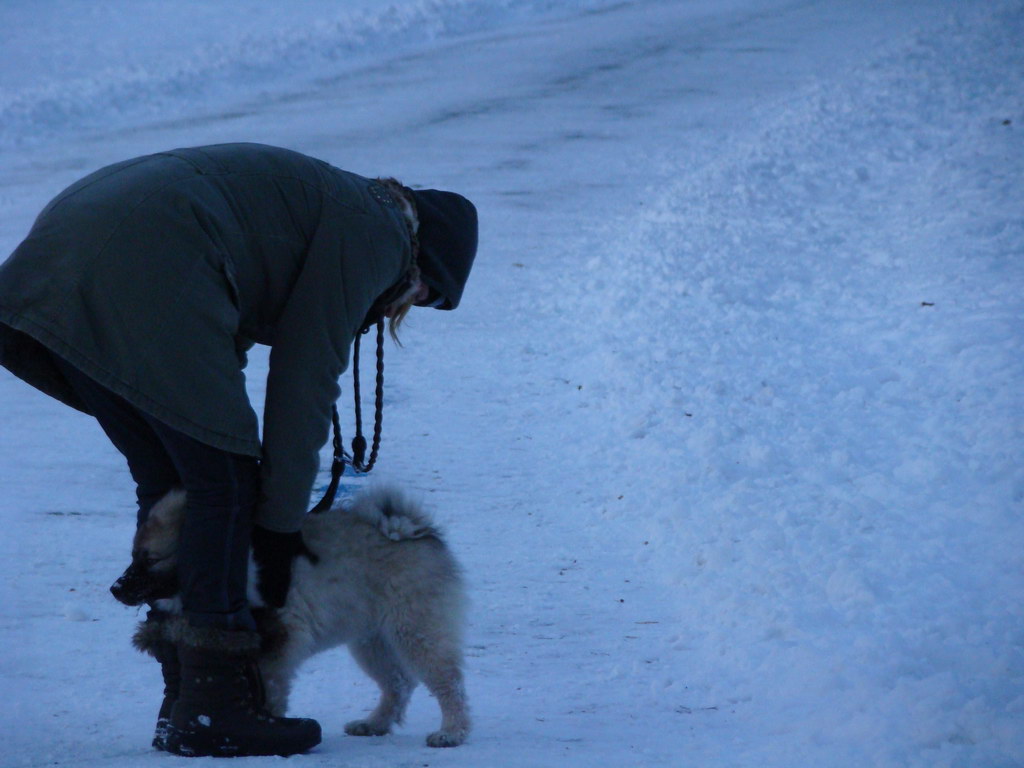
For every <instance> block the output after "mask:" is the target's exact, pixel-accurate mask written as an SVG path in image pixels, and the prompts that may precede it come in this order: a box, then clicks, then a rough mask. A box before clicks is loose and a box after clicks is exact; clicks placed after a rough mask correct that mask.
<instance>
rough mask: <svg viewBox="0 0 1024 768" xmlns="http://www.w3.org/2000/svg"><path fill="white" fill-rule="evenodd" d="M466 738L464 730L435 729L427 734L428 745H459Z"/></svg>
mask: <svg viewBox="0 0 1024 768" xmlns="http://www.w3.org/2000/svg"><path fill="white" fill-rule="evenodd" d="M465 740H466V734H465V732H463V731H434V733H432V734H430V735H429V736H427V746H428V747H457V746H459V745H460V744H462V742H464V741H465Z"/></svg>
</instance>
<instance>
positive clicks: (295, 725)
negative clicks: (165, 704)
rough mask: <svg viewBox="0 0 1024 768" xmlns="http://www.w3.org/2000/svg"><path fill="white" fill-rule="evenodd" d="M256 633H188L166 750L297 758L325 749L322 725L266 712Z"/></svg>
mask: <svg viewBox="0 0 1024 768" xmlns="http://www.w3.org/2000/svg"><path fill="white" fill-rule="evenodd" d="M258 651H259V635H258V634H256V633H255V632H245V631H241V632H239V631H225V630H218V629H209V628H201V629H200V628H195V627H185V628H184V630H183V631H182V638H181V640H180V641H179V643H178V658H179V659H180V661H181V686H180V688H179V691H178V699H177V701H176V702H175V703H174V706H173V708H172V710H171V719H170V723H169V724H168V726H167V738H166V741H165V747H166V749H167V751H168V752H172V753H174V754H176V755H185V756H188V757H200V756H212V757H241V756H246V755H281V756H287V755H294V754H296V753H299V752H305V751H307V750H309V749H311V748H313V747H315V746H316V745H317V744H319V743H320V724H319V723H317V722H316V721H315V720H309V719H306V718H296V717H273V716H271V715H270V714H269V713H268V712H267V710H266V708H265V696H264V692H263V683H262V679H261V678H260V673H259V667H258V666H257V664H256V655H257V652H258Z"/></svg>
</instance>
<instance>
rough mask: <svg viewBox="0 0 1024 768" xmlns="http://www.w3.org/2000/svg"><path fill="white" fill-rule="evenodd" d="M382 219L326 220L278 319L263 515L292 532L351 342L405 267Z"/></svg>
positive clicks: (262, 521) (267, 412)
mask: <svg viewBox="0 0 1024 768" xmlns="http://www.w3.org/2000/svg"><path fill="white" fill-rule="evenodd" d="M375 225H376V228H377V229H379V228H380V222H379V221H377V220H375V219H374V218H373V217H371V216H368V215H365V214H353V213H351V212H349V213H348V214H346V215H345V216H343V217H338V218H336V220H335V221H334V222H328V223H326V224H321V225H320V227H319V228H318V231H317V233H316V234H315V236H314V238H313V240H312V242H311V244H310V248H309V251H308V254H307V257H306V261H305V264H304V265H303V268H302V271H301V273H300V274H299V277H298V279H297V281H296V283H295V285H294V286H293V288H292V290H291V292H290V294H289V298H288V301H287V303H286V305H285V307H284V310H283V312H282V314H281V317H280V318H279V320H278V323H277V327H276V329H275V332H274V338H273V344H272V348H271V352H270V371H269V374H268V376H267V391H266V402H265V404H264V410H263V460H262V470H261V500H260V505H259V507H258V509H257V511H256V522H257V523H258V524H259V525H260V526H262V527H264V528H267V529H269V530H273V531H279V532H284V533H290V532H293V531H297V530H298V529H299V527H300V526H301V524H302V520H303V518H304V517H305V514H306V512H307V510H308V508H309V503H310V492H311V491H312V488H313V483H314V481H315V480H316V474H317V471H318V469H319V465H320V448H321V447H322V446H323V445H324V443H326V442H327V436H328V432H329V428H330V423H331V406H332V405H333V404H334V402H335V401H336V400H337V399H338V394H339V391H340V390H339V386H338V379H339V377H340V376H341V374H342V372H343V371H344V370H345V368H346V367H347V366H348V356H349V346H350V345H351V343H352V339H353V337H354V334H355V332H356V330H357V328H358V326H359V324H360V322H361V321H362V319H363V317H365V315H366V313H367V311H368V310H369V308H370V306H371V304H372V303H373V301H374V299H375V298H376V297H377V296H379V295H380V294H381V293H383V292H384V291H385V290H386V289H387V288H388V287H389V286H390V285H391V284H393V283H394V282H395V281H396V280H397V279H398V278H399V277H400V275H401V268H402V261H403V259H402V253H401V251H400V250H399V251H398V252H397V253H396V252H395V250H396V249H395V248H394V246H393V245H392V243H390V242H386V243H381V242H380V240H381V238H380V237H377V238H376V240H377V242H375V236H374V229H375ZM385 239H386V238H385ZM381 245H383V246H384V248H381V247H380V246H381Z"/></svg>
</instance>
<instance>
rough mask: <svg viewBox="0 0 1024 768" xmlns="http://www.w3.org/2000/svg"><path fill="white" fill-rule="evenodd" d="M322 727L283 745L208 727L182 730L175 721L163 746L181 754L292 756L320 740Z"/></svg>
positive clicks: (176, 753) (183, 755) (172, 752)
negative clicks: (214, 731)
mask: <svg viewBox="0 0 1024 768" xmlns="http://www.w3.org/2000/svg"><path fill="white" fill-rule="evenodd" d="M320 739H321V734H320V733H319V731H318V732H317V734H316V735H315V736H313V735H312V734H311V735H310V737H309V738H308V739H305V740H303V741H297V742H294V743H292V744H289V745H288V746H286V747H282V746H281V744H280V743H274V742H269V741H268V742H266V743H260V742H258V741H257V742H256V743H253V741H254V740H253V739H252V737H247V738H246V741H247V742H248V743H245V744H243V743H240V742H239V741H238V740H237V739H236V738H235V737H232V736H226V735H223V734H216V733H210V732H206V731H182V730H180V729H178V728H175V727H174V726H173V725H170V726H168V728H167V736H166V738H165V739H164V743H163V748H164V750H165V751H166V752H170V753H171V754H172V755H179V756H181V757H271V756H277V757H289V756H290V755H298V754H301V753H302V752H308V751H309V750H311V749H312V748H313V747H315V746H316V745H317V744H319V743H320Z"/></svg>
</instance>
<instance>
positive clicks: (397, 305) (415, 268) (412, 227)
mask: <svg viewBox="0 0 1024 768" xmlns="http://www.w3.org/2000/svg"><path fill="white" fill-rule="evenodd" d="M377 181H378V182H379V183H380V184H381V185H383V187H384V188H385V189H386V190H387V191H388V192H389V193H390V194H391V196H392V197H393V198H394V199H395V202H396V203H397V205H398V207H399V209H400V210H401V211H402V217H403V218H404V219H405V226H406V227H407V228H408V230H409V241H410V243H411V244H412V261H411V263H410V264H409V269H408V271H407V272H406V273H405V275H403V277H402V279H403V280H404V281H405V284H406V286H407V287H406V290H405V292H404V293H403V294H402V295H401V296H399V297H398V298H396V299H395V300H394V301H392V302H391V304H389V305H388V308H393V309H391V318H390V319H389V320H388V334H389V335H390V336H391V338H392V340H393V341H394V342H395V344H397V345H398V346H402V342H401V340H400V339H399V338H398V330H399V328H401V327H402V323H404V322H405V318H406V316H407V315H408V314H409V310H410V309H412V307H413V302H414V301H415V299H416V289H417V287H418V285H419V281H420V268H419V264H417V260H418V258H419V255H420V241H419V228H420V219H419V215H418V213H417V212H416V200H415V199H414V198H413V196H412V190H411V189H409V188H408V187H406V186H405V185H404V184H402V183H401V182H400V181H399V180H398V179H393V178H391V177H386V178H379V179H377Z"/></svg>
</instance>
